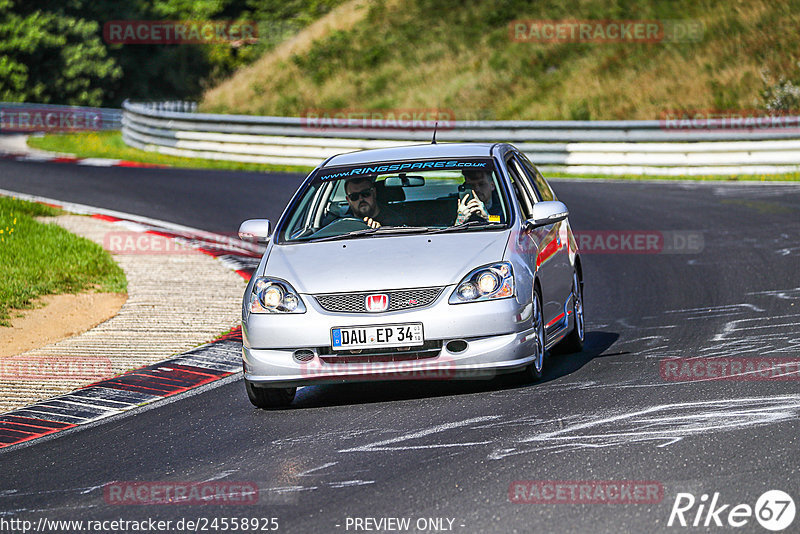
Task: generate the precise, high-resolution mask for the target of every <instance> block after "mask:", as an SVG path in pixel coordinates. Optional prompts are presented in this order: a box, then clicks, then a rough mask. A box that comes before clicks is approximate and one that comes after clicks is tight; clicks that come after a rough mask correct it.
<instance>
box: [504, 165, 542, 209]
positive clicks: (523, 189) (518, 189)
mask: <svg viewBox="0 0 800 534" xmlns="http://www.w3.org/2000/svg"><path fill="white" fill-rule="evenodd" d="M506 168H508V175H509V177H510V178H511V185H512V186H514V193H515V194H516V196H517V200H519V205H520V207H521V208H522V216H523V217H525V219H531V218H533V203H534V202H535V201H534V199H533V197H532V196H531V192H530V190H529V187H528V186H527V184H526V182H527V180H525V178H523V175H522V171H520V169H519V165H518V164H517V163H516V161H515V160H514V158H513V157H509V158H508V159H507V160H506Z"/></svg>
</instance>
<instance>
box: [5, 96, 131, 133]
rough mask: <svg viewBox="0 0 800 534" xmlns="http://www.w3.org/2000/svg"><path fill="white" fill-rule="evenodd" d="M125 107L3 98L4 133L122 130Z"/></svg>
mask: <svg viewBox="0 0 800 534" xmlns="http://www.w3.org/2000/svg"><path fill="white" fill-rule="evenodd" d="M120 128H122V110H121V109H114V108H93V107H86V106H62V105H57V104H30V103H17V102H0V133H36V132H77V131H93V130H119V129H120Z"/></svg>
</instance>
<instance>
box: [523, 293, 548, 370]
mask: <svg viewBox="0 0 800 534" xmlns="http://www.w3.org/2000/svg"><path fill="white" fill-rule="evenodd" d="M532 314H533V326H534V328H535V329H536V350H535V354H534V355H535V356H536V358H534V360H533V362H531V364H530V365H528V366H527V367H526V368H525V369H524V370H523V371H522V378H523V379H524V380H525V381H526V382H538V381H539V380H541V379H542V375H543V374H544V364H545V361H547V350H546V349H545V346H546V345H547V342H546V340H545V332H544V315H543V311H542V295H541V294H540V293H539V289H538V288H537V289H535V290H534V292H533V311H532ZM537 364H538V365H537Z"/></svg>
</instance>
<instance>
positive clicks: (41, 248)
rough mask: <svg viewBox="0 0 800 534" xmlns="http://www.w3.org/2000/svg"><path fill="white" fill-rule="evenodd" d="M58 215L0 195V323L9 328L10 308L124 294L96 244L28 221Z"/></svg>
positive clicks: (120, 277) (121, 278)
mask: <svg viewBox="0 0 800 534" xmlns="http://www.w3.org/2000/svg"><path fill="white" fill-rule="evenodd" d="M59 213H60V211H59V210H56V209H54V208H51V207H49V206H45V205H42V204H37V203H33V202H26V201H23V200H18V199H15V198H11V197H0V325H2V326H9V324H10V323H9V321H8V319H10V318H11V316H12V313H13V310H20V309H25V308H32V307H34V302H35V299H36V298H37V297H40V296H42V295H55V294H62V293H79V292H81V291H86V290H89V289H97V290H98V291H102V292H109V293H124V292H125V291H126V290H127V280H126V279H125V273H123V272H122V269H121V268H120V267H119V266H118V265H117V264H116V263H115V262H114V260H113V259H112V258H111V255H110V254H109V253H108V252H106V251H105V250H103V248H102V247H101V246H100V245H98V244H96V243H93V242H92V241H89V240H88V239H84V238H82V237H79V236H76V235H74V234H71V233H69V232H68V231H66V230H64V229H63V228H61V227H60V226H57V225H55V224H44V223H41V222H38V221H37V220H35V219H34V217H40V216H55V215H58V214H59Z"/></svg>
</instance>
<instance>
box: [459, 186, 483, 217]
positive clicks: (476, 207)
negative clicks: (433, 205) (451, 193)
mask: <svg viewBox="0 0 800 534" xmlns="http://www.w3.org/2000/svg"><path fill="white" fill-rule="evenodd" d="M472 195H473V196H472V198H470V196H469V194H467V195H466V196H465V197H464V198H462V199H461V200H459V201H458V217H456V224H464V223H465V222H467V221H468V220H469V219H470V218H471V217H473V216H478V217H480V218H481V219H484V220H489V214H488V213H487V212H486V207H485V206H484V205H483V202H481V200H480V199H479V198H478V193H476V192H475V191H473V192H472Z"/></svg>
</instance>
